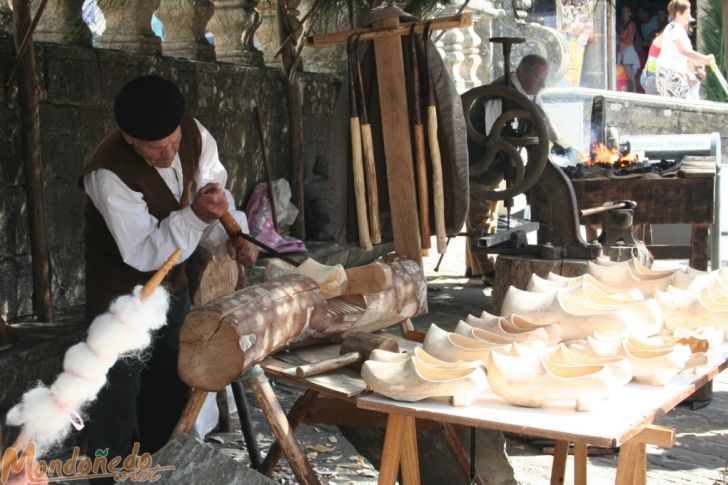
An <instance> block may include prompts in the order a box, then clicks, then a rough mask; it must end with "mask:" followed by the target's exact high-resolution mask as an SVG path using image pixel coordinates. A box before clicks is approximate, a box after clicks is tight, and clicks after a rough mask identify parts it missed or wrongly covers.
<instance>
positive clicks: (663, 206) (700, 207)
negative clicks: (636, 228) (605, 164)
mask: <svg viewBox="0 0 728 485" xmlns="http://www.w3.org/2000/svg"><path fill="white" fill-rule="evenodd" d="M683 167H684V168H683V169H681V171H680V176H677V177H660V176H654V175H652V176H644V177H640V178H631V179H630V178H625V179H608V178H594V179H573V180H571V184H572V185H573V186H574V193H575V194H576V200H577V202H578V207H579V209H587V208H590V207H597V206H600V205H602V204H603V203H604V202H606V201H609V200H625V199H626V200H634V201H635V202H637V208H636V209H635V211H634V223H635V224H691V225H692V233H691V241H690V246H686V247H680V246H677V247H674V246H673V247H664V246H654V247H650V250H651V251H653V253H654V254H655V256H656V257H657V258H663V259H665V258H668V259H680V258H683V257H689V258H690V265H691V266H692V267H694V268H696V269H703V270H705V269H707V266H708V261H710V237H709V228H710V226H711V225H712V224H713V220H714V216H715V159H714V158H712V157H709V158H706V159H705V160H704V161H702V160H701V159H700V158H699V157H686V160H685V161H684V162H683ZM594 220H597V221H598V218H581V223H582V224H586V223H589V222H593V221H594ZM670 248H673V249H677V251H674V250H673V251H670ZM685 251H688V254H685Z"/></svg>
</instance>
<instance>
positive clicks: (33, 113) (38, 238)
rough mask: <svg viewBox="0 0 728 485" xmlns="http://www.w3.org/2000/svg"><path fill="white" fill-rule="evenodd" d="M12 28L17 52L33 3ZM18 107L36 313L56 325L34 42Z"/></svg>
mask: <svg viewBox="0 0 728 485" xmlns="http://www.w3.org/2000/svg"><path fill="white" fill-rule="evenodd" d="M13 25H14V31H15V32H14V35H15V46H16V49H17V48H18V47H19V46H20V43H21V41H22V39H23V36H24V35H25V33H26V32H27V31H28V29H29V28H30V2H29V1H27V0H13ZM18 104H19V105H20V118H21V123H22V130H23V155H24V160H25V164H24V168H25V185H26V187H25V190H26V194H27V197H28V221H29V224H30V244H31V256H32V265H33V309H34V311H35V312H36V314H37V315H38V320H39V321H42V322H53V294H52V288H51V271H50V255H49V254H48V236H47V233H46V214H45V196H44V194H43V161H42V159H41V150H40V146H41V141H40V116H39V113H38V109H39V108H38V83H37V81H36V68H35V52H34V50H33V44H32V41H31V43H30V45H29V46H28V49H27V51H26V53H25V55H24V56H22V58H21V59H20V61H19V63H18Z"/></svg>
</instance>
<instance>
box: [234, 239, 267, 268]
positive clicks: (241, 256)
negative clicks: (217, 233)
mask: <svg viewBox="0 0 728 485" xmlns="http://www.w3.org/2000/svg"><path fill="white" fill-rule="evenodd" d="M227 248H228V254H229V255H230V257H231V258H234V259H235V261H237V262H238V263H240V264H242V265H243V266H245V267H246V268H252V267H253V266H255V262H256V261H258V252H259V250H258V246H256V245H255V244H253V243H250V242H248V241H243V245H242V246H241V247H240V249H238V250H237V251H236V250H235V247H234V246H233V245H232V243H231V242H230V241H228V245H227Z"/></svg>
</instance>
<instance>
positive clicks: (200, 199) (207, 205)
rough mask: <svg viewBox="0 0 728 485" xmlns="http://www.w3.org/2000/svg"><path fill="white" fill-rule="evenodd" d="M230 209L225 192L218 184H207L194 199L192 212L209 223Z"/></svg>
mask: <svg viewBox="0 0 728 485" xmlns="http://www.w3.org/2000/svg"><path fill="white" fill-rule="evenodd" d="M226 210H228V201H227V199H226V198H225V192H224V191H223V190H222V188H220V186H219V185H218V184H212V183H210V184H207V185H205V186H204V187H202V188H201V189H200V190H199V191H198V192H197V195H195V200H193V201H192V212H194V213H195V215H196V216H197V217H199V218H200V219H201V220H202V221H204V222H207V223H208V224H209V223H210V222H212V221H214V220H215V219H219V218H220V217H221V216H222V215H223V214H224V213H225V211H226Z"/></svg>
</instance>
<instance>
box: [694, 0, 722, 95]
mask: <svg viewBox="0 0 728 485" xmlns="http://www.w3.org/2000/svg"><path fill="white" fill-rule="evenodd" d="M702 1H704V2H705V4H704V5H703V7H702V8H703V11H704V12H705V15H704V16H701V18H700V27H699V34H700V37H701V41H702V43H703V46H704V49H705V52H704V54H714V55H715V60H716V62H717V63H718V68H719V69H720V70H721V71H722V72H725V66H726V59H725V56H724V52H725V46H724V45H723V9H722V0H702ZM704 87H705V93H706V94H707V98H708V99H709V100H711V101H722V102H724V103H725V102H728V96H726V93H725V92H724V91H723V88H721V86H720V84H718V80H717V79H716V78H715V75H714V74H713V72H712V70H711V69H708V77H707V78H706V80H705V83H704Z"/></svg>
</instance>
